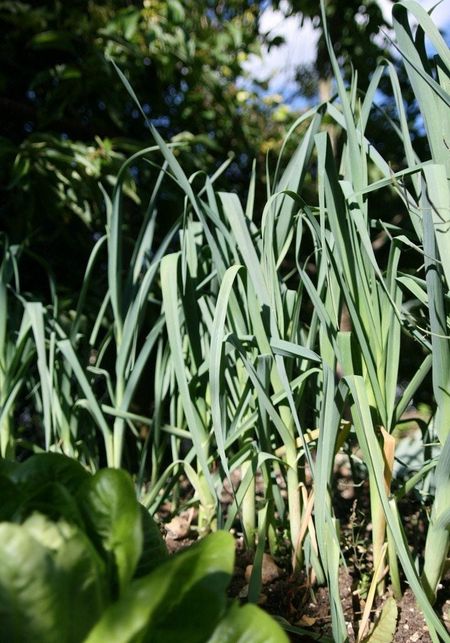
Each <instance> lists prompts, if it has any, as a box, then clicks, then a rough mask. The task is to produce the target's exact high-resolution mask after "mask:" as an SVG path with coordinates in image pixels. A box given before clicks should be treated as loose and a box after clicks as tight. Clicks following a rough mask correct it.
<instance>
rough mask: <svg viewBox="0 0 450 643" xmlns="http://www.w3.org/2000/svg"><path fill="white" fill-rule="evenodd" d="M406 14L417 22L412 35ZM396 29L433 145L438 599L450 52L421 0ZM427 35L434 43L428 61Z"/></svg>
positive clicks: (429, 586)
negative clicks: (437, 451)
mask: <svg viewBox="0 0 450 643" xmlns="http://www.w3.org/2000/svg"><path fill="white" fill-rule="evenodd" d="M409 13H410V14H412V15H413V16H414V18H415V19H416V20H417V22H418V28H417V31H416V33H415V35H413V32H412V29H411V26H410V23H409ZM393 15H394V28H395V32H396V36H397V41H398V45H399V48H400V51H401V53H402V57H403V60H404V64H405V67H406V70H407V72H408V76H409V79H410V82H411V86H412V88H413V90H414V94H415V97H416V99H417V101H418V103H419V106H420V109H421V113H422V116H423V122H424V126H425V130H426V133H427V139H428V142H429V147H430V154H431V163H430V164H429V165H428V166H427V167H426V168H425V169H424V171H423V173H422V176H421V182H420V184H419V185H417V192H418V198H417V200H416V202H415V203H411V207H410V210H409V211H410V215H411V218H415V219H416V220H417V221H418V226H420V228H419V234H420V237H419V238H420V240H421V241H422V243H423V255H424V262H425V289H424V290H425V293H426V301H427V304H428V311H429V334H430V341H431V350H432V359H433V369H432V373H433V392H434V397H435V401H436V413H435V415H434V417H433V424H434V432H435V434H436V436H437V439H438V440H439V445H440V454H439V457H438V461H437V463H436V471H435V482H436V495H435V499H434V503H433V508H432V511H431V516H430V524H429V528H428V532H427V542H426V548H425V562H424V567H423V573H422V580H423V583H424V586H425V589H426V591H427V594H428V596H429V598H430V600H432V601H434V599H435V595H436V590H437V587H438V584H439V582H440V580H441V578H442V574H443V571H444V567H445V562H446V559H447V555H448V549H449V531H448V529H449V525H450V337H449V336H450V324H449V321H448V314H449V309H448V295H449V289H450V257H449V253H448V249H449V243H450V227H449V213H450V183H449V181H450V155H449V146H448V141H449V140H450V119H449V108H450V52H449V49H448V47H447V45H446V44H445V42H444V39H443V38H442V36H441V35H440V33H439V32H438V30H437V29H436V27H435V25H434V24H433V22H432V19H431V18H430V16H429V15H428V14H427V12H426V11H424V9H423V8H422V7H421V6H420V5H418V4H417V3H413V2H410V1H407V0H405V1H404V2H401V3H399V6H398V7H397V6H396V7H395V10H394V14H393ZM426 39H428V40H429V42H430V43H431V45H432V47H433V48H434V51H435V55H434V58H433V60H432V61H431V62H430V61H429V60H428V55H427V52H426V49H425V43H426Z"/></svg>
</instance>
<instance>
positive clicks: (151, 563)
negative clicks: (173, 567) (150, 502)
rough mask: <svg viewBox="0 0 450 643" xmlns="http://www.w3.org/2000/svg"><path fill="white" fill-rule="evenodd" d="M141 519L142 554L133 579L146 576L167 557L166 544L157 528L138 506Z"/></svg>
mask: <svg viewBox="0 0 450 643" xmlns="http://www.w3.org/2000/svg"><path fill="white" fill-rule="evenodd" d="M140 511H141V518H142V532H143V544H142V553H141V557H140V558H139V562H138V565H137V568H136V572H135V574H134V577H135V578H140V577H141V576H146V575H147V574H149V573H150V572H151V571H153V570H154V569H155V568H156V567H158V565H160V564H161V563H163V562H165V561H166V560H167V558H168V557H169V554H168V551H167V547H166V544H165V542H164V540H163V537H162V536H161V532H160V531H159V527H158V525H157V524H156V522H155V521H154V520H153V518H152V517H151V516H150V514H149V512H148V511H147V509H146V508H145V507H144V506H142V505H140Z"/></svg>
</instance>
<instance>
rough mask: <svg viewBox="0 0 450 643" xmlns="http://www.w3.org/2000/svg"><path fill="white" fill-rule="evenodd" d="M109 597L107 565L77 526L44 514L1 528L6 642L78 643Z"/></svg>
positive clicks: (0, 614)
mask: <svg viewBox="0 0 450 643" xmlns="http://www.w3.org/2000/svg"><path fill="white" fill-rule="evenodd" d="M106 597H107V590H106V585H105V569H104V563H103V561H102V560H101V559H100V557H99V556H98V554H97V552H96V551H95V548H94V547H93V546H92V545H91V543H90V542H89V540H88V539H87V538H86V536H85V535H84V534H83V533H82V532H80V531H79V530H78V529H77V528H76V527H74V526H72V525H69V524H68V523H66V522H64V521H60V522H58V523H54V522H51V521H49V520H48V519H47V518H46V517H45V516H42V515H40V514H34V515H33V516H31V517H30V518H29V519H28V520H27V521H25V522H24V523H23V525H15V524H12V523H2V524H1V525H0V623H1V637H2V640H4V641H8V643H16V642H17V643H25V642H26V641H33V643H40V642H41V641H42V643H53V642H55V643H78V642H79V641H82V640H83V639H84V638H85V636H86V635H87V633H88V632H89V630H90V629H91V628H92V626H93V625H94V623H95V622H96V621H97V620H98V618H99V617H100V614H101V613H102V611H103V609H104V607H105V604H106Z"/></svg>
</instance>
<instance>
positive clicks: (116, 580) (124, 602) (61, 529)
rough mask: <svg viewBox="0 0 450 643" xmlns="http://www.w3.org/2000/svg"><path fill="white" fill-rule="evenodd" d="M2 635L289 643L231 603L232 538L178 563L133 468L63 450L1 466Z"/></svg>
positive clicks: (262, 618) (216, 540)
mask: <svg viewBox="0 0 450 643" xmlns="http://www.w3.org/2000/svg"><path fill="white" fill-rule="evenodd" d="M0 493H1V496H2V498H3V502H2V506H1V509H0V521H1V522H0V619H1V622H2V635H3V637H4V640H8V641H11V642H16V641H17V642H19V641H20V642H21V643H23V642H26V641H45V642H46V643H52V642H53V641H55V642H56V641H58V642H59V643H61V642H62V643H66V642H67V643H76V642H79V641H88V642H89V643H95V642H100V641H114V642H116V643H119V642H122V643H126V642H128V641H133V642H137V641H155V642H157V641H165V642H167V641H180V640H183V641H187V642H189V643H190V642H192V643H194V642H198V643H200V642H202V641H205V642H206V641H209V642H216V643H217V642H219V641H220V642H221V643H223V642H226V641H230V642H231V641H240V640H243V639H244V638H245V640H246V641H254V642H255V643H258V641H261V643H262V641H269V642H273V643H277V642H280V643H282V642H284V641H287V638H286V636H285V634H284V633H283V631H282V629H281V628H280V627H279V626H278V625H277V623H276V622H275V621H274V620H272V619H271V617H269V616H268V615H266V614H264V613H263V612H262V611H261V610H259V608H257V607H255V606H252V605H247V606H245V607H243V608H239V607H238V606H237V605H234V604H231V605H230V604H229V601H228V599H227V596H226V588H227V585H228V583H229V581H230V578H231V574H232V571H233V563H234V543H233V538H232V537H231V536H230V534H228V533H226V532H217V533H216V534H214V535H212V536H209V537H208V538H206V539H204V540H203V541H201V542H199V543H198V544H196V545H194V546H193V547H191V548H190V549H188V550H186V551H184V552H182V553H181V554H178V555H176V556H173V557H171V558H169V556H168V553H167V550H166V548H165V545H164V542H163V540H162V538H161V535H160V533H159V529H158V526H157V524H156V523H155V522H154V520H153V519H152V518H151V517H150V515H149V514H148V512H147V511H146V510H145V509H144V508H143V507H142V505H140V504H139V503H138V502H137V499H136V496H135V491H134V487H133V482H132V480H131V478H130V476H129V475H128V474H127V473H125V472H124V471H121V470H117V469H103V470H101V471H99V472H98V473H96V474H95V475H91V474H89V473H88V472H87V471H86V470H85V469H84V468H83V467H82V466H81V465H80V464H79V463H77V462H76V461H74V460H72V459H70V458H68V457H65V456H62V455H59V454H55V453H45V454H38V455H35V456H33V457H31V458H30V459H29V460H27V461H26V462H25V463H23V464H17V463H12V462H9V461H7V460H0Z"/></svg>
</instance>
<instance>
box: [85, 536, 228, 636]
mask: <svg viewBox="0 0 450 643" xmlns="http://www.w3.org/2000/svg"><path fill="white" fill-rule="evenodd" d="M233 562H234V539H233V537H232V536H231V535H230V534H229V533H227V532H217V533H214V534H211V535H210V536H208V537H207V538H205V539H204V540H202V541H200V542H199V543H197V544H195V545H193V546H192V547H190V548H189V549H187V550H185V551H183V552H180V553H179V554H177V555H176V556H173V557H172V558H170V559H169V560H168V561H167V562H166V563H163V564H162V565H160V566H159V567H158V568H157V569H156V570H155V571H154V572H152V573H151V574H150V575H149V576H147V577H144V578H141V579H138V580H136V581H133V583H132V584H131V585H130V587H129V589H128V591H127V592H126V593H125V594H124V595H123V596H122V598H121V599H120V600H119V601H117V602H116V603H114V604H112V605H110V607H109V608H108V609H107V610H106V612H105V614H104V615H103V617H102V619H101V620H100V622H99V623H98V624H97V625H96V626H95V627H94V629H93V630H92V632H91V633H90V635H89V637H88V638H87V640H86V643H104V642H105V641H108V643H180V641H183V643H204V641H207V640H208V637H209V636H210V635H211V634H212V632H213V630H214V628H215V626H216V624H217V622H218V620H219V619H220V618H221V616H222V615H223V613H224V612H225V607H226V603H227V597H226V593H225V590H226V588H227V586H228V583H229V581H230V578H231V574H232V572H233Z"/></svg>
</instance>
